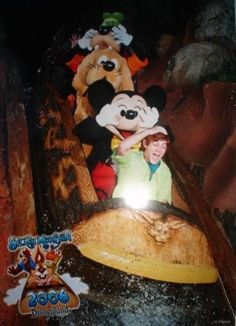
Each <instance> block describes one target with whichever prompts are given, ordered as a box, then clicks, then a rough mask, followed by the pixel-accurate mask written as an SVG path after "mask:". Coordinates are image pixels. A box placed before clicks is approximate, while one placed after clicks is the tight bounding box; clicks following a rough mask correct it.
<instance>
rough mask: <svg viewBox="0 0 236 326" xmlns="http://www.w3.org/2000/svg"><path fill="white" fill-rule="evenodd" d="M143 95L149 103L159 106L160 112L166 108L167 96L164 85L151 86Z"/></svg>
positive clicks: (149, 104) (152, 105)
mask: <svg viewBox="0 0 236 326" xmlns="http://www.w3.org/2000/svg"><path fill="white" fill-rule="evenodd" d="M143 97H144V99H145V100H146V102H147V105H148V106H150V107H155V108H157V109H158V112H159V113H161V112H162V111H163V110H164V108H165V105H166V100H167V96H166V92H165V90H164V89H163V88H162V87H160V86H158V85H152V86H150V87H149V88H148V89H146V91H145V92H144V94H143Z"/></svg>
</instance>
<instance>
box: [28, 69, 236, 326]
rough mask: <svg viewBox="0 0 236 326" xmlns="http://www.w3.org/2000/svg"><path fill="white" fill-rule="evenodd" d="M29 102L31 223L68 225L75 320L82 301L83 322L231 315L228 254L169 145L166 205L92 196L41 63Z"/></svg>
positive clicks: (66, 109)
mask: <svg viewBox="0 0 236 326" xmlns="http://www.w3.org/2000/svg"><path fill="white" fill-rule="evenodd" d="M52 69H53V68H52V66H50V69H49V70H50V71H52ZM29 107H30V110H28V111H30V112H29V115H30V117H29V119H28V120H29V121H30V123H29V128H30V135H31V147H32V165H33V176H34V187H35V188H34V189H35V196H36V209H37V215H38V229H39V232H40V233H50V232H54V231H61V230H64V229H71V230H72V234H73V245H68V246H65V247H64V250H63V260H62V262H61V269H62V270H64V271H68V272H70V273H71V275H74V276H79V277H81V278H82V280H83V281H84V282H85V283H87V284H88V285H89V291H88V293H87V294H86V295H84V296H83V297H82V296H81V308H80V309H79V310H78V315H80V317H78V315H77V314H76V312H73V313H74V318H75V320H80V318H81V319H82V317H84V318H85V315H84V314H85V311H86V309H87V310H89V309H91V311H93V313H91V316H92V317H90V318H91V319H86V318H88V317H86V318H85V319H86V320H87V321H88V320H89V321H90V322H91V323H92V322H94V320H97V321H98V320H100V319H99V318H101V320H102V318H103V319H106V318H110V320H113V318H114V316H116V318H118V319H119V318H121V319H120V320H122V318H125V317H124V314H129V316H128V317H127V316H126V317H127V318H131V319H130V322H132V321H134V320H135V319H132V318H134V315H133V314H134V312H136V313H137V315H138V317H137V316H136V318H137V320H136V322H137V323H136V324H138V323H143V321H146V322H147V324H148V325H149V323H148V322H151V320H152V321H153V322H154V323H155V324H157V321H159V324H163V325H169V324H177V323H178V321H179V322H180V321H181V320H182V324H186V325H188V324H194V325H209V324H211V323H212V322H214V321H215V320H226V321H227V322H228V323H229V324H231V323H233V319H234V316H233V315H234V309H235V297H236V263H235V255H234V253H233V250H232V248H231V246H230V243H229V241H228V240H227V237H226V235H225V233H224V231H223V229H222V227H221V226H220V224H219V222H218V221H217V220H216V219H215V218H214V217H213V216H212V215H211V212H210V209H209V207H208V206H207V203H206V202H205V200H204V198H203V195H202V193H201V190H200V187H199V184H198V181H197V180H196V178H195V177H194V176H193V175H192V173H191V171H190V169H189V167H188V166H187V164H185V163H184V162H183V161H182V159H181V158H180V157H179V155H178V154H177V153H176V152H175V150H174V148H173V147H172V146H170V148H169V149H168V152H167V155H166V158H165V161H166V163H167V164H168V166H169V168H170V169H171V173H172V178H173V186H172V198H173V201H172V205H168V204H164V203H161V202H158V201H149V202H148V203H147V205H146V206H145V207H144V208H138V209H136V208H131V207H130V206H129V205H128V204H127V203H126V201H125V199H121V198H116V199H107V200H103V201H99V200H98V198H97V195H96V192H95V189H94V187H93V184H92V182H91V177H90V174H89V171H88V168H87V164H86V155H85V154H84V151H83V144H82V143H81V142H80V140H79V139H78V137H76V136H75V135H74V134H73V130H74V128H75V122H74V118H73V113H72V110H71V107H70V105H69V102H68V100H67V99H65V98H64V97H63V96H62V95H61V94H60V92H59V91H58V90H57V89H56V88H55V87H54V86H53V83H52V82H51V75H50V73H48V70H47V71H46V72H45V70H44V69H42V71H41V73H39V75H38V80H37V82H36V83H35V86H34V88H33V91H32V98H31V101H30V102H29ZM88 132H89V130H88ZM83 300H84V301H83ZM83 302H84V303H83ZM83 305H84V306H83ZM86 305H87V306H86ZM104 307H105V308H104ZM83 309H84V310H83ZM171 309H172V311H174V313H173V314H172V313H171V312H170V311H171ZM95 311H99V313H95ZM200 311H201V312H200ZM81 314H82V315H81ZM119 314H121V315H122V317H121V315H119ZM199 314H200V315H201V316H199ZM117 315H119V317H117ZM197 317H198V318H199V320H198V321H196V318H197ZM76 318H78V319H76ZM92 318H94V320H93V319H92ZM138 318H139V319H138ZM142 318H143V319H142ZM183 318H184V321H183ZM68 320H69V319H68ZM101 320H100V321H101ZM127 325H128V323H127Z"/></svg>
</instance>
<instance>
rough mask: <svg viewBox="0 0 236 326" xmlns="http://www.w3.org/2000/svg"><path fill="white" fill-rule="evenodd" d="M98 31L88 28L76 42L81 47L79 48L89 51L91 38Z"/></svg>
mask: <svg viewBox="0 0 236 326" xmlns="http://www.w3.org/2000/svg"><path fill="white" fill-rule="evenodd" d="M97 33H98V31H97V30H95V29H92V28H91V29H89V30H88V31H87V32H86V33H85V34H84V36H83V37H82V38H81V39H79V41H78V44H79V46H80V47H81V49H88V50H89V51H91V50H92V46H91V39H92V38H93V37H94V36H95V35H96V34H97Z"/></svg>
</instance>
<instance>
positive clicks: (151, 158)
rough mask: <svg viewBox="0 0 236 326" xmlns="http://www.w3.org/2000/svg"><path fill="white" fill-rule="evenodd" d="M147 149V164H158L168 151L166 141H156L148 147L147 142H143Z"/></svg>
mask: <svg viewBox="0 0 236 326" xmlns="http://www.w3.org/2000/svg"><path fill="white" fill-rule="evenodd" d="M143 145H144V148H145V151H144V157H145V160H146V161H147V162H150V163H152V164H156V163H157V162H158V161H159V160H160V159H162V157H163V156H164V155H165V152H166V149H167V142H166V140H154V141H152V142H150V143H149V144H148V145H147V143H146V140H144V141H143Z"/></svg>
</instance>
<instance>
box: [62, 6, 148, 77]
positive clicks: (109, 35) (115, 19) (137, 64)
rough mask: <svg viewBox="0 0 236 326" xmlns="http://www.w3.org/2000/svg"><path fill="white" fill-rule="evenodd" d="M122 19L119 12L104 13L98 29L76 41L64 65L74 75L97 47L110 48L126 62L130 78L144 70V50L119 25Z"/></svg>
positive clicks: (146, 62) (145, 60) (145, 57)
mask: <svg viewBox="0 0 236 326" xmlns="http://www.w3.org/2000/svg"><path fill="white" fill-rule="evenodd" d="M123 19H124V15H123V14H122V13H120V12H114V13H109V12H106V13H104V14H103V23H102V24H101V25H100V26H99V29H98V30H95V29H92V28H91V29H89V30H88V31H87V32H86V33H85V34H84V36H83V37H82V38H80V39H79V40H78V45H77V46H76V47H75V48H74V49H73V51H72V55H73V57H72V59H71V60H68V61H67V62H66V65H67V66H68V67H69V68H70V69H71V70H72V71H73V72H74V73H76V72H77V69H78V66H79V65H80V64H81V63H82V61H83V59H84V57H85V56H86V55H87V54H89V53H90V51H92V50H93V49H96V48H98V47H100V48H107V47H111V48H113V50H115V51H116V52H118V53H119V54H120V55H121V56H122V57H124V58H125V59H126V60H127V64H128V67H129V69H130V71H131V74H132V76H134V75H135V74H136V73H137V72H138V71H139V70H140V69H142V68H144V67H145V66H146V65H147V64H148V60H147V56H146V52H145V48H144V46H143V45H142V44H141V43H138V42H137V41H136V40H135V39H134V37H133V36H132V35H130V34H128V33H127V31H126V28H125V27H124V26H123V25H121V23H122V21H123ZM75 52H77V53H76V54H75Z"/></svg>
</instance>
